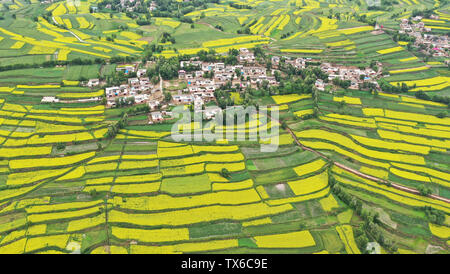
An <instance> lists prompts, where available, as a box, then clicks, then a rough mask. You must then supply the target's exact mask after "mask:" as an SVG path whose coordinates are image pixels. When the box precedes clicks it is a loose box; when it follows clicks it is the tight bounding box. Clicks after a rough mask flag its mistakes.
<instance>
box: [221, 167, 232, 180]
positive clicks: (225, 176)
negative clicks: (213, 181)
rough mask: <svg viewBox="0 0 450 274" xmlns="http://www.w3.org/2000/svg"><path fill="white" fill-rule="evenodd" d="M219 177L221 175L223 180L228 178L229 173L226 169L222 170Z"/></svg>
mask: <svg viewBox="0 0 450 274" xmlns="http://www.w3.org/2000/svg"><path fill="white" fill-rule="evenodd" d="M220 175H222V177H224V178H230V171H228V169H226V168H222V170H221V171H220Z"/></svg>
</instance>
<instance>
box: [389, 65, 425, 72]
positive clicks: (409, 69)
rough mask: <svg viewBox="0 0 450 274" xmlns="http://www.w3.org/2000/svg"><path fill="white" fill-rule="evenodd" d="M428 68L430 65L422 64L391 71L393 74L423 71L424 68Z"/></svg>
mask: <svg viewBox="0 0 450 274" xmlns="http://www.w3.org/2000/svg"><path fill="white" fill-rule="evenodd" d="M427 69H429V67H427V66H422V67H417V68H408V69H397V70H390V71H389V73H391V74H397V73H406V72H414V71H422V70H427Z"/></svg>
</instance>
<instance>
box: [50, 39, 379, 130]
mask: <svg viewBox="0 0 450 274" xmlns="http://www.w3.org/2000/svg"><path fill="white" fill-rule="evenodd" d="M237 59H238V64H236V65H225V63H222V62H203V61H200V60H199V59H198V58H197V57H192V58H191V59H189V60H185V61H180V66H179V67H180V70H179V71H178V79H176V80H175V81H176V82H178V85H179V86H180V87H182V88H179V89H175V90H173V89H171V91H166V88H165V87H166V86H170V81H167V80H162V79H161V80H160V81H159V83H156V84H154V83H152V82H151V81H150V79H149V77H148V75H147V69H146V68H145V67H147V66H149V65H151V62H148V63H147V64H146V65H145V66H140V63H133V64H122V65H118V66H117V67H116V72H123V73H124V74H125V75H136V77H130V78H127V82H125V83H123V84H120V85H116V86H108V87H105V96H106V106H107V107H109V108H114V107H121V106H130V105H134V104H148V106H149V110H150V113H149V123H150V124H151V123H159V122H162V121H164V120H166V119H171V118H172V113H171V112H170V111H169V109H171V107H173V106H177V105H192V107H193V110H194V112H202V113H203V115H204V118H205V119H212V118H214V116H215V115H216V114H217V113H218V112H220V111H221V109H220V108H219V107H218V106H217V104H216V103H215V101H216V98H215V95H214V91H216V90H217V89H219V88H220V87H221V86H223V85H225V84H227V83H231V86H232V87H237V88H239V90H245V89H246V88H255V89H256V88H258V87H259V86H260V85H261V84H262V83H263V82H266V83H268V84H269V85H270V86H277V85H279V82H278V81H277V80H276V78H275V76H274V74H275V72H277V71H278V72H280V70H278V68H279V65H280V62H281V60H283V62H284V63H285V65H292V66H293V67H295V68H297V69H305V68H306V67H307V66H309V65H310V64H320V65H319V66H318V67H319V68H320V69H321V70H322V71H323V72H324V73H326V74H327V75H328V81H323V80H321V79H317V80H316V82H315V87H316V88H317V89H318V90H320V91H325V88H326V87H327V86H332V85H333V83H332V82H333V79H335V78H337V79H340V80H347V81H349V82H350V86H349V87H348V88H349V89H360V88H361V86H362V84H363V83H365V82H369V83H372V84H373V85H374V86H375V87H376V88H379V86H378V83H377V81H376V80H377V79H378V77H380V76H381V71H382V69H381V63H378V62H377V67H378V70H377V71H375V70H373V69H372V68H364V69H362V68H358V67H354V66H342V65H336V64H331V63H320V61H319V60H314V59H311V58H291V57H289V56H273V57H271V62H272V68H271V69H267V68H266V66H263V65H261V64H258V62H257V61H256V58H255V56H254V54H253V53H252V52H251V51H250V50H248V49H246V48H242V49H240V50H239V55H238V56H237ZM84 84H85V86H87V87H90V88H95V87H98V86H103V85H105V83H104V82H101V81H100V80H99V79H90V80H89V81H87V82H86V83H84ZM329 90H330V92H332V89H329ZM165 93H170V97H168V98H170V100H167V97H166V94H165ZM47 100H48V99H47ZM210 102H213V103H212V104H211V103H210ZM208 103H210V104H208ZM207 104H208V106H209V107H208V108H206V107H205V106H206V105H207ZM212 106H213V107H212Z"/></svg>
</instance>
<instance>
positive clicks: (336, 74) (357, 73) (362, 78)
mask: <svg viewBox="0 0 450 274" xmlns="http://www.w3.org/2000/svg"><path fill="white" fill-rule="evenodd" d="M378 65H379V67H378V71H375V70H373V69H372V68H365V69H361V68H358V67H355V66H342V65H335V64H331V63H322V64H321V65H320V66H319V68H320V70H322V71H323V72H324V73H326V74H328V80H330V81H332V80H333V79H335V78H338V79H340V80H349V81H350V87H349V89H359V88H360V85H361V84H363V83H364V82H370V83H372V84H373V85H375V86H376V87H377V88H378V87H379V85H378V82H377V80H376V79H377V78H378V77H379V76H381V74H382V69H381V63H378ZM325 85H326V84H325V83H324V81H322V80H321V79H317V81H316V83H315V86H316V88H317V89H318V90H322V91H324V90H325Z"/></svg>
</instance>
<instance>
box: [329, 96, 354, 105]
mask: <svg viewBox="0 0 450 274" xmlns="http://www.w3.org/2000/svg"><path fill="white" fill-rule="evenodd" d="M333 101H336V102H342V101H344V102H345V103H347V104H351V105H361V100H360V99H359V98H357V97H348V96H344V97H336V96H334V97H333Z"/></svg>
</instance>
